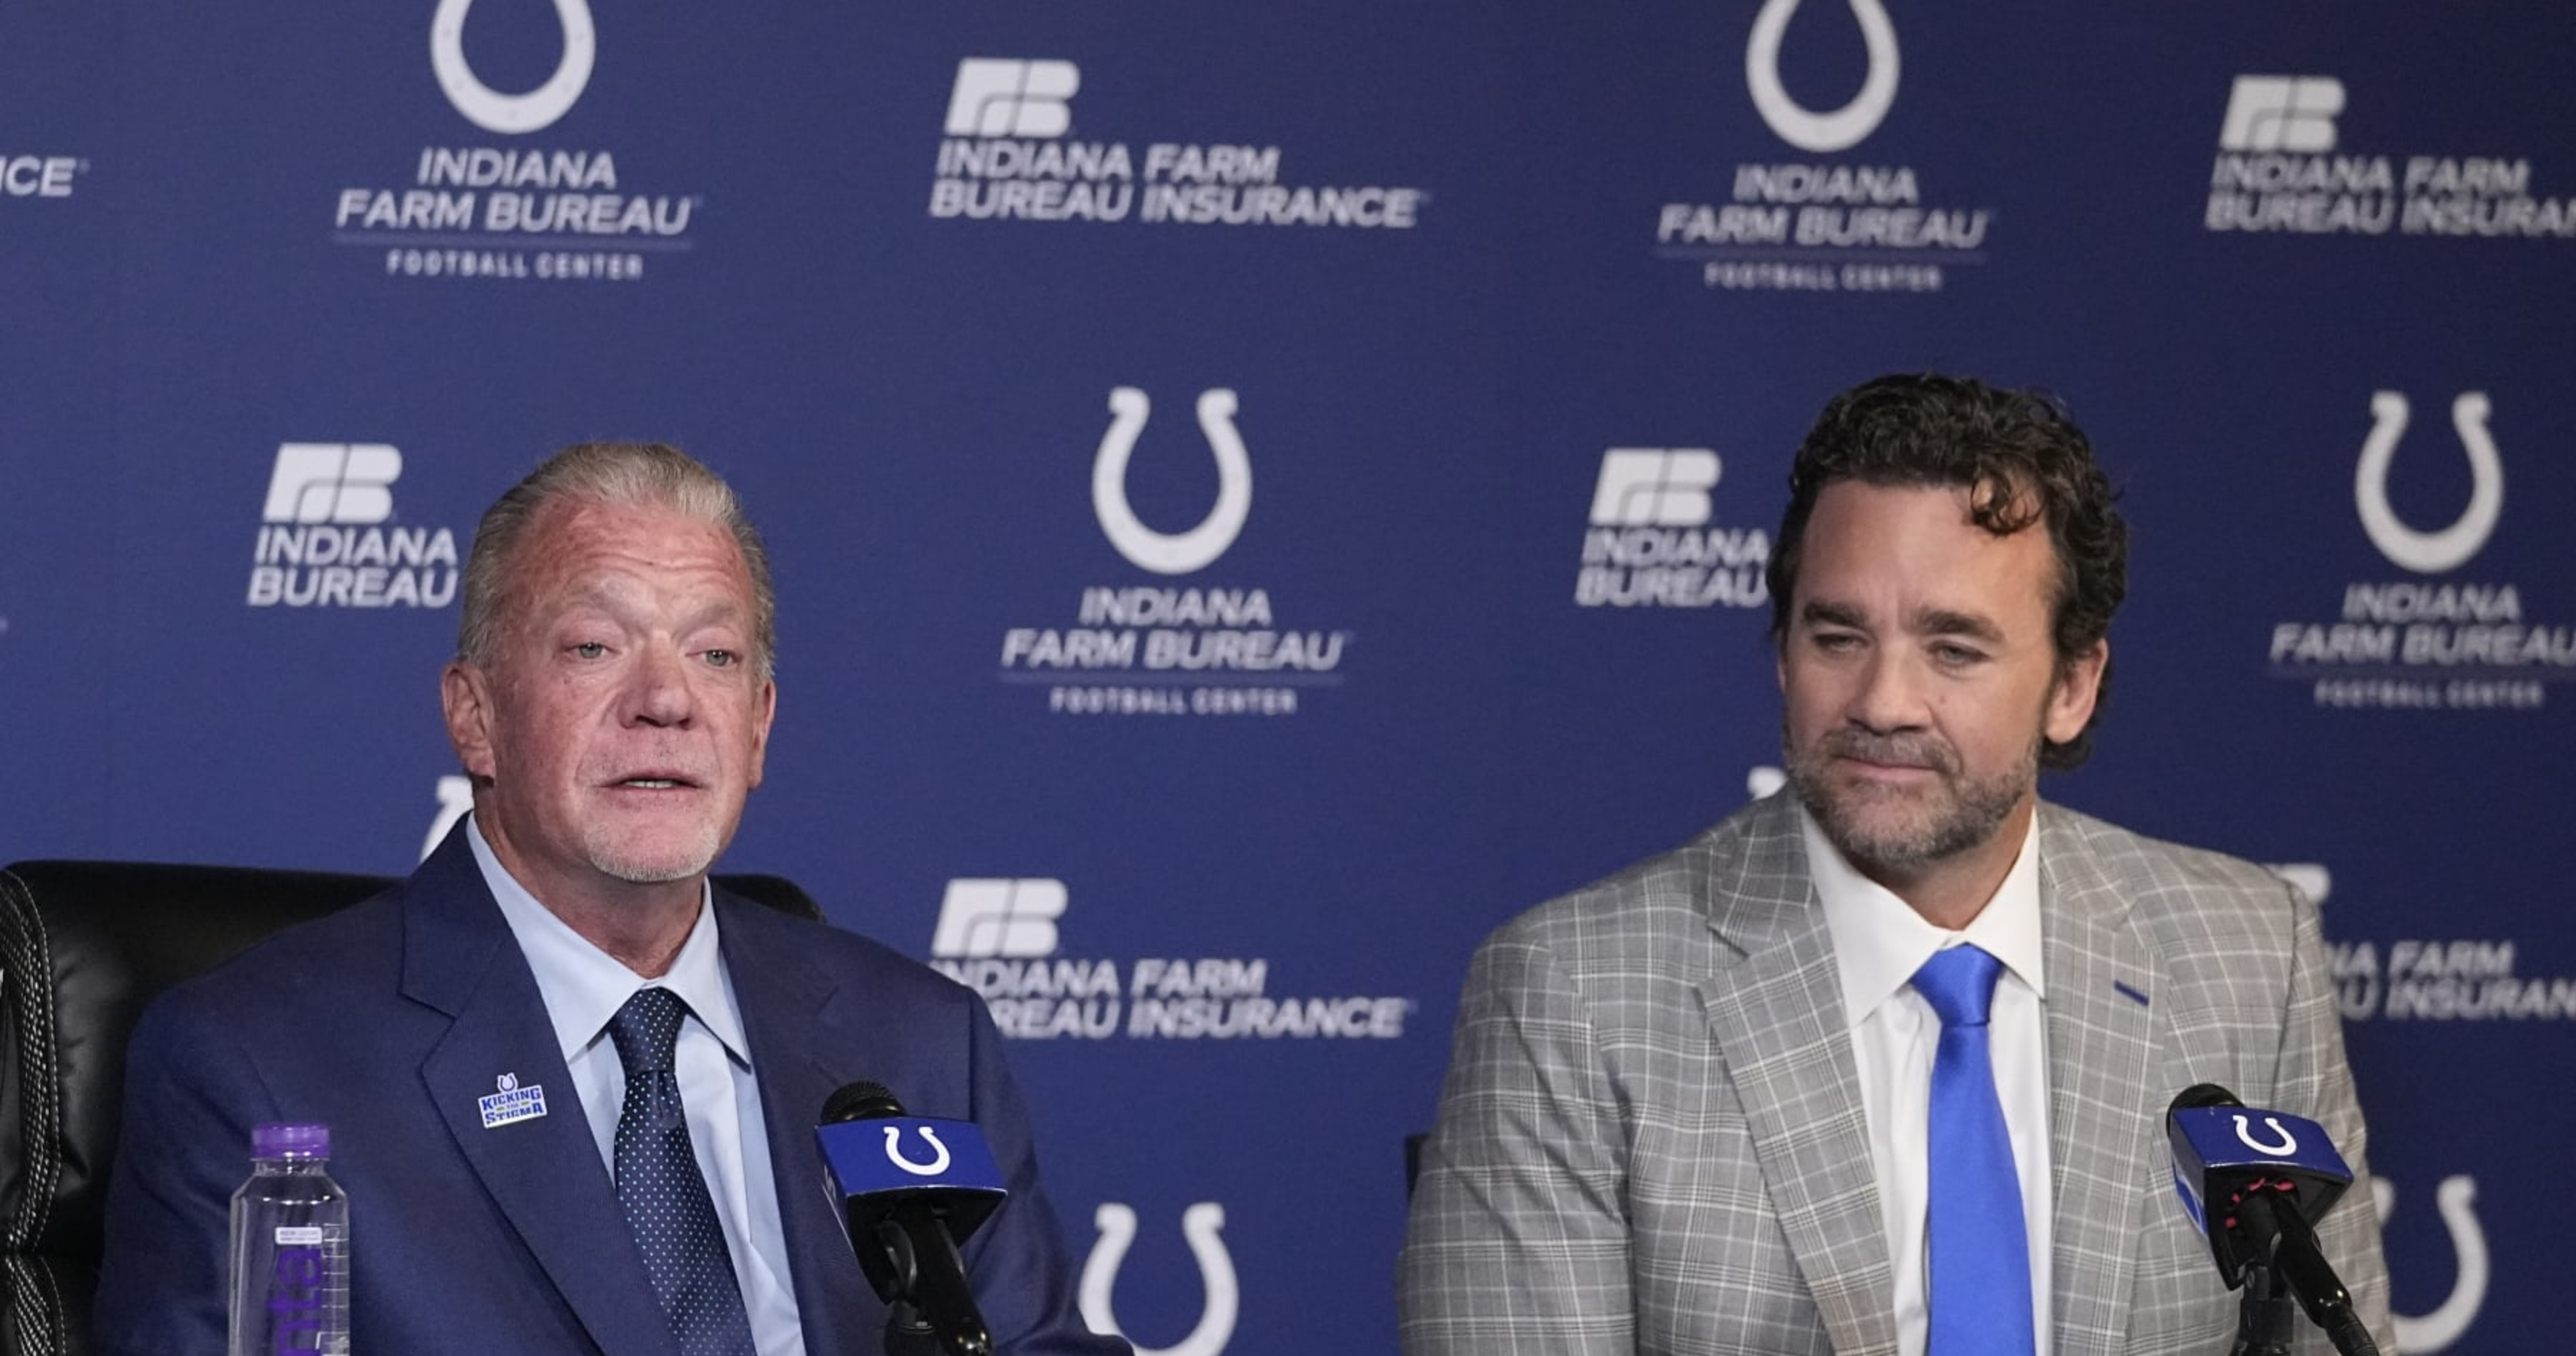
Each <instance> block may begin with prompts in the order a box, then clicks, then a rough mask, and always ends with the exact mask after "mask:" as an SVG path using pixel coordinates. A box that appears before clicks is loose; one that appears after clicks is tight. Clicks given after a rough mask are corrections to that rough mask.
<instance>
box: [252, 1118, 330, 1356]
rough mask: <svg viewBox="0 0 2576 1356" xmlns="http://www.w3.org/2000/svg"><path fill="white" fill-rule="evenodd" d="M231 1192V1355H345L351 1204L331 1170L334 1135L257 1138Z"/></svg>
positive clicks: (256, 1134) (304, 1132)
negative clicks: (247, 1169)
mask: <svg viewBox="0 0 2576 1356" xmlns="http://www.w3.org/2000/svg"><path fill="white" fill-rule="evenodd" d="M250 1145H251V1147H250V1156H251V1174H250V1180H249V1181H247V1182H244V1183H242V1189H241V1190H239V1191H236V1192H234V1193H233V1294H232V1344H231V1346H230V1347H228V1348H227V1351H228V1352H229V1356H287V1354H288V1353H290V1352H322V1353H325V1354H326V1356H348V1353H349V1198H348V1196H347V1195H346V1194H345V1193H343V1192H342V1191H341V1190H340V1187H339V1185H338V1184H337V1183H335V1182H333V1181H332V1180H331V1175H330V1173H329V1172H327V1171H326V1170H325V1169H326V1168H327V1167H328V1166H329V1163H330V1160H331V1127H329V1126H327V1125H263V1126H260V1127H258V1128H257V1129H255V1130H253V1131H251V1139H250Z"/></svg>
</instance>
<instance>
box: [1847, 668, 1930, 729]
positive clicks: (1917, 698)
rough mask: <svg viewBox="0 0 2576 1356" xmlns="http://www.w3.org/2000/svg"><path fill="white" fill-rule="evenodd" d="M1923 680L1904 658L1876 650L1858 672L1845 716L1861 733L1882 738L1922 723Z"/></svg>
mask: <svg viewBox="0 0 2576 1356" xmlns="http://www.w3.org/2000/svg"><path fill="white" fill-rule="evenodd" d="M1923 677H1924V675H1923V674H1922V672H1921V671H1920V668H1919V666H1917V665H1915V664H1913V663H1912V662H1910V661H1909V660H1908V659H1907V658H1906V656H1904V655H1902V654H1898V653H1894V652H1891V651H1889V650H1886V649H1880V650H1877V651H1875V652H1873V653H1872V654H1871V656H1870V658H1869V662H1868V665H1867V667H1866V668H1865V669H1864V670H1863V671H1862V673H1861V678H1860V686H1859V687H1858V688H1857V689H1855V690H1854V691H1853V693H1852V700H1851V706H1850V709H1849V710H1848V711H1847V712H1846V714H1847V715H1848V716H1849V717H1850V718H1851V720H1852V722H1853V723H1854V724H1856V725H1859V726H1861V727H1862V728H1864V729H1868V730H1871V731H1875V732H1877V733H1880V734H1886V733H1889V732H1892V731H1896V730H1909V729H1913V728H1916V727H1918V726H1920V725H1922V724H1923V723H1924V703H1923Z"/></svg>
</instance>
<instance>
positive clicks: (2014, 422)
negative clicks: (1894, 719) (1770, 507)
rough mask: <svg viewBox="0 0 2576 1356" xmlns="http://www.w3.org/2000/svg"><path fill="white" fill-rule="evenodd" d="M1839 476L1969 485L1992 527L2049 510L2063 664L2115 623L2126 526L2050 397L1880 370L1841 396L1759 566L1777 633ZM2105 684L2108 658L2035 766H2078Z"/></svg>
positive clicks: (2123, 586) (1974, 504) (1819, 424)
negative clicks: (2083, 715) (2081, 715)
mask: <svg viewBox="0 0 2576 1356" xmlns="http://www.w3.org/2000/svg"><path fill="white" fill-rule="evenodd" d="M1837 480H1857V481H1860V482H1862V483H1863V484H1868V485H1886V486H1959V487H1962V488H1965V489H1966V490H1967V491H1968V492H1969V514H1970V516H1971V517H1972V518H1974V519H1975V521H1976V523H1977V525H1978V526H1979V527H1982V528H1984V529H1986V530H1987V531H1988V532H1992V533H1994V534H1995V535H1996V536H1999V537H2001V536H2010V535H2011V534H2013V533H2015V532H2018V531H2020V530H2022V529H2023V528H2025V527H2028V526H2030V525H2031V524H2032V523H2033V522H2036V521H2039V520H2041V519H2045V520H2046V521H2047V523H2048V539H2049V544H2050V545H2051V546H2052V547H2053V548H2055V551H2056V555H2057V596H2056V598H2055V599H2054V600H2053V606H2052V608H2051V614H2052V615H2051V629H2052V630H2053V631H2054V633H2055V634H2054V637H2053V639H2054V641H2055V643H2056V648H2057V662H2058V667H2059V670H2060V671H2061V672H2063V671H2064V670H2065V668H2066V666H2067V665H2068V664H2070V663H2071V662H2073V660H2074V659H2075V658H2076V657H2077V656H2079V655H2082V654H2084V653H2085V652H2087V651H2089V650H2091V649H2092V648H2093V646H2094V644H2095V643H2096V642H2098V641H2100V640H2101V639H2102V638H2103V637H2104V636H2105V635H2107V634H2108V633H2109V632H2110V629H2111V614H2112V613H2113V612H2115V611H2118V610H2119V607H2120V600H2121V599H2122V598H2124V597H2126V596H2127V594H2128V592H2129V526H2128V524H2127V523H2125V522H2122V521H2121V519H2120V515H2119V512H2118V511H2117V510H2116V509H2114V508H2113V507H2112V504H2113V501H2115V500H2116V499H2117V498H2118V497H2119V496H2118V494H2117V493H2116V492H2115V491H2114V490H2113V489H2112V488H2111V482H2110V480H2109V478H2107V477H2105V476H2104V475H2103V474H2102V468H2101V467H2100V466H2098V465H2096V464H2095V463H2094V460H2093V445H2092V443H2091V442H2090V441H2089V440H2088V439H2086V438H2085V436H2084V431H2083V430H2082V429H2079V428H2077V427H2076V426H2075V423H2074V421H2073V420H2071V419H2069V418H2067V416H2066V411H2065V409H2064V408H2063V407H2062V406H2060V405H2059V404H2058V403H2057V401H2056V400H2055V399H2054V398H2052V397H2049V396H2044V395H2040V394H2037V393H2035V392H2030V391H2011V390H2001V389H1998V388H1996V387H1992V386H1988V385H1986V384H1985V383H1984V382H1981V381H1976V380H1973V379H1971V378H1966V377H1945V376H1936V375H1930V374H1926V375H1922V376H1886V377H1880V378H1878V379H1877V380H1875V381H1867V382H1863V383H1861V384H1860V385H1858V386H1855V387H1853V388H1852V389H1850V390H1848V391H1845V392H1843V393H1842V394H1841V395H1838V396H1835V397H1834V398H1833V399H1832V400H1831V401H1830V402H1828V403H1827V404H1826V406H1825V409H1824V413H1822V414H1820V415H1818V416H1817V417H1816V426H1815V427H1814V428H1813V429H1810V430H1808V433H1807V438H1806V441H1805V442H1803V443H1800V444H1799V445H1798V457H1797V460H1796V462H1794V463H1793V464H1792V465H1791V466H1790V468H1789V508H1788V511H1787V512H1786V513H1784V514H1782V515H1781V518H1780V536H1779V540H1778V541H1777V542H1775V543H1774V544H1773V546H1772V550H1771V561H1770V565H1769V567H1768V571H1767V574H1766V579H1767V581H1768V583H1769V585H1770V589H1771V640H1772V643H1773V644H1774V645H1777V644H1780V643H1781V642H1782V641H1783V640H1784V639H1785V638H1786V636H1787V634H1788V628H1789V603H1790V599H1791V598H1792V597H1793V596H1794V595H1795V594H1796V592H1797V584H1798V560H1799V556H1800V554H1801V547H1802V546H1803V544H1804V541H1805V537H1806V533H1807V519H1808V518H1809V517H1810V516H1812V515H1813V514H1814V513H1815V510H1816V497H1817V496H1818V495H1819V494H1822V493H1823V492H1824V488H1825V487H1826V486H1827V485H1830V484H1832V483H1834V482H1835V481H1837ZM2110 695H2111V669H2110V666H2109V664H2107V663H2105V664H2104V666H2103V669H2102V680H2101V687H2100V691H2099V695H2098V697H2097V699H2096V701H2095V705H2094V708H2093V718H2092V720H2088V721H2086V722H2085V725H2084V728H2083V729H2082V730H2080V731H2078V732H2077V733H2076V735H2075V737H2074V738H2073V739H2070V740H2067V741H2065V742H2063V743H2060V742H2057V741H2055V740H2050V741H2047V742H2046V743H2044V744H2042V745H2041V747H2040V751H2039V762H2040V766H2042V767H2048V768H2072V767H2075V766H2077V765H2079V764H2081V763H2082V762H2083V761H2084V759H2085V758H2086V756H2087V755H2089V754H2091V753H2092V751H2093V725H2094V723H2095V722H2096V721H2099V720H2100V719H2101V716H2102V707H2103V706H2104V705H2107V704H2108V703H2109V701H2110Z"/></svg>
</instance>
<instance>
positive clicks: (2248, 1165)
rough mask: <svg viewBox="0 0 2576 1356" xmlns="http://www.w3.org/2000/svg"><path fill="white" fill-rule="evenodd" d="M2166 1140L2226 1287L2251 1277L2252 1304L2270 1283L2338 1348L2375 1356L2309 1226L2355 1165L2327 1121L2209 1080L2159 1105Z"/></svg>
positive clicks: (2179, 1186)
mask: <svg viewBox="0 0 2576 1356" xmlns="http://www.w3.org/2000/svg"><path fill="white" fill-rule="evenodd" d="M2165 1137H2166V1139H2167V1140H2168V1141H2169V1142H2170V1143H2171V1144H2172V1146H2173V1174H2174V1190H2175V1191H2176V1192H2178V1193H2179V1194H2180V1195H2181V1196H2182V1205H2183V1210H2184V1212H2185V1213H2187V1214H2189V1215H2190V1216H2191V1222H2192V1224H2193V1225H2194V1226H2195V1227H2197V1228H2198V1229H2200V1230H2201V1231H2202V1232H2203V1233H2205V1234H2207V1235H2208V1237H2209V1250H2210V1255H2211V1256H2212V1257H2213V1258H2214V1259H2216V1261H2217V1263H2218V1273H2219V1276H2220V1277H2221V1279H2223V1280H2225V1281H2226V1282H2227V1288H2228V1289H2230V1290H2233V1289H2236V1288H2238V1287H2239V1286H2243V1285H2245V1284H2247V1283H2248V1281H2249V1280H2250V1281H2252V1282H2253V1284H2254V1290H2253V1291H2251V1292H2249V1302H2250V1301H2252V1300H2254V1299H2260V1298H2269V1297H2270V1295H2271V1292H2272V1288H2273V1285H2274V1284H2275V1283H2276V1282H2277V1283H2278V1284H2279V1285H2280V1286H2281V1287H2282V1288H2285V1289H2287V1290H2288V1291H2289V1293H2290V1295H2291V1296H2292V1297H2293V1298H2295V1299H2297V1300H2298V1302H2299V1307H2300V1308H2302V1309H2304V1310H2306V1311H2307V1315H2308V1318H2309V1319H2310V1321H2312V1322H2314V1323H2315V1324H2316V1325H2317V1326H2318V1327H2320V1328H2323V1329H2325V1333H2326V1336H2327V1338H2328V1339H2329V1340H2331V1341H2332V1342H2333V1343H2334V1347H2335V1350H2336V1351H2338V1352H2341V1353H2343V1356H2378V1354H2379V1347H2378V1344H2377V1343H2375V1342H2373V1341H2372V1340H2371V1336H2370V1329H2369V1328H2368V1327H2367V1326H2366V1325H2364V1324H2363V1323H2362V1321H2361V1316H2360V1315H2359V1314H2357V1313H2355V1312H2353V1307H2352V1296H2351V1295H2350V1294H2349V1293H2347V1292H2346V1291H2345V1290H2344V1286H2343V1282H2342V1280H2340V1279H2338V1278H2337V1277H2336V1275H2335V1273H2334V1267H2333V1266H2332V1265H2330V1264H2328V1263H2327V1261H2326V1258H2325V1253H2324V1251H2323V1250H2322V1249H2320V1248H2319V1247H2318V1246H2317V1235H2316V1230H2315V1229H2314V1228H2312V1227H2311V1226H2312V1225H2313V1224H2314V1223H2315V1222H2316V1221H2317V1220H2318V1219H2319V1218H2321V1217H2323V1216H2324V1215H2325V1213H2326V1211H2327V1210H2328V1209H2330V1208H2332V1207H2333V1205H2334V1203H2335V1201H2336V1200H2338V1199H2339V1198H2341V1197H2342V1195H2343V1193H2344V1188H2346V1187H2348V1186H2351V1185H2352V1168H2351V1166H2350V1165H2348V1164H2346V1163H2345V1162H2344V1161H2343V1155H2342V1154H2340V1153H2338V1152H2336V1151H2335V1146H2334V1141H2333V1140H2332V1139H2331V1138H2330V1137H2328V1136H2327V1134H2326V1131H2325V1127H2324V1126H2321V1125H2319V1124H2317V1123H2316V1122H2315V1121H2312V1120H2308V1119H2306V1118H2305V1117H2301V1116H2292V1115H2289V1114H2288V1113H2286V1112H2279V1111H2257V1110H2254V1109H2252V1108H2249V1107H2247V1106H2246V1105H2245V1104H2244V1103H2243V1102H2241V1101H2238V1100H2237V1098H2236V1094H2235V1093H2232V1092H2229V1091H2228V1090H2227V1089H2225V1088H2222V1087H2220V1086H2218V1085H2217V1084H2215V1083H2199V1084H2195V1085H2193V1086H2191V1087H2189V1088H2186V1089H2184V1090H2183V1091H2182V1093H2181V1094H2180V1095H2179V1096H2176V1097H2175V1098H2174V1099H2173V1105H2172V1106H2171V1107H2169V1108H2167V1109H2166V1111H2165ZM2252 1326H2253V1321H2252V1318H2251V1316H2250V1313H2249V1318H2248V1327H2249V1328H2251V1327H2252Z"/></svg>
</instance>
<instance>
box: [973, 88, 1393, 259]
mask: <svg viewBox="0 0 2576 1356" xmlns="http://www.w3.org/2000/svg"><path fill="white" fill-rule="evenodd" d="M1082 90H1083V72H1082V68H1081V67H1080V66H1078V65H1076V64H1075V63H1073V62H1071V61H1067V60H1064V59H1062V58H1053V57H1050V58H1018V57H1010V58H1004V57H967V58H966V59H964V60H962V61H960V62H958V63H957V78H956V80H955V82H954V83H953V85H952V86H951V87H950V90H949V95H948V112H947V116H946V118H945V119H944V120H943V122H942V124H941V129H940V130H941V132H942V134H943V135H942V137H941V140H940V142H939V152H938V168H937V170H936V173H935V177H933V178H932V180H931V183H930V215H931V216H932V217H934V218H938V219H940V220H963V221H1011V222H1050V223H1065V222H1089V223H1096V224H1097V223H1111V224H1121V225H1126V224H1145V225H1164V226H1210V227H1220V228H1223V227H1272V228H1279V229H1298V228H1303V229H1316V230H1358V231H1409V230H1412V229H1413V228H1414V227H1415V226H1417V225H1419V224H1421V221H1422V215H1423V210H1424V207H1425V206H1426V205H1427V204H1428V203H1429V202H1430V198H1431V195H1430V194H1429V193H1427V192H1425V191H1424V190H1422V189H1420V188H1417V187H1413V186H1410V185H1392V184H1382V183H1353V182H1335V181H1325V182H1317V181H1314V180H1310V179H1305V178H1301V177H1297V176H1294V175H1292V174H1291V173H1290V170H1289V162H1288V158H1287V152H1286V151H1285V149H1284V148H1282V147H1281V146H1279V145H1278V144H1276V143H1260V142H1247V143H1238V142H1203V141H1196V140H1182V139H1175V140H1170V141H1147V142H1130V141H1126V140H1118V139H1101V138H1095V137H1090V136H1085V135H1082V129H1081V128H1080V127H1078V126H1077V125H1076V119H1075V116H1074V102H1073V101H1074V97H1075V96H1076V95H1078V94H1080V93H1081V92H1082ZM1301 161H1302V157H1301Z"/></svg>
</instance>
